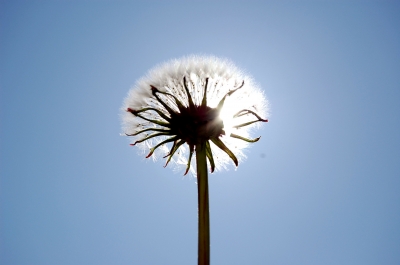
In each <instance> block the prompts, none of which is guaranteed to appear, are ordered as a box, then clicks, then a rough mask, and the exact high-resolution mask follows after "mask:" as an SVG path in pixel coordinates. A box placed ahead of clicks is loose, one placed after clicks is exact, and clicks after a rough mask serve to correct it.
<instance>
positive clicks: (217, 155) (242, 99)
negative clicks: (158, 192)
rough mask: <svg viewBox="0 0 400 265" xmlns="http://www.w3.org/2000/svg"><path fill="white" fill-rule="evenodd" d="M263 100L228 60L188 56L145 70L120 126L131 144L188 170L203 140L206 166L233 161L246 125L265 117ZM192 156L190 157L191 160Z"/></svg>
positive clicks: (244, 138)
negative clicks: (196, 149) (206, 160)
mask: <svg viewBox="0 0 400 265" xmlns="http://www.w3.org/2000/svg"><path fill="white" fill-rule="evenodd" d="M266 110H267V101H266V99H265V97H264V95H263V93H262V92H261V91H260V89H259V88H258V87H257V86H256V85H255V84H254V82H253V81H252V79H251V78H250V77H249V76H247V75H244V74H243V73H242V72H241V71H240V70H239V69H238V68H236V67H235V66H234V65H233V64H232V63H231V62H230V61H228V60H223V59H220V58H216V57H212V56H208V57H201V56H190V57H185V58H182V59H178V60H172V61H169V62H167V63H165V64H163V65H161V66H158V67H156V68H154V69H153V70H151V71H150V72H149V73H148V75H147V76H145V77H144V78H142V79H140V80H139V81H138V82H137V83H136V85H135V86H134V87H133V88H132V89H131V90H130V92H129V94H128V97H127V98H126V99H125V102H124V105H123V117H122V119H123V131H124V134H125V135H127V136H130V137H132V139H133V143H132V144H131V145H138V146H139V147H140V148H141V149H142V150H145V151H146V150H147V152H148V155H147V157H150V156H153V157H154V158H155V157H156V156H157V155H161V156H163V157H164V158H166V164H165V166H167V165H168V163H169V162H170V161H172V162H174V163H176V164H177V165H185V166H186V171H185V175H186V174H187V173H188V171H189V170H191V171H192V172H193V173H195V170H193V166H195V163H194V164H193V165H192V162H191V161H192V157H193V154H194V150H195V147H196V145H198V144H199V143H202V142H205V144H206V154H207V159H208V161H209V165H210V167H211V172H213V171H214V169H217V170H219V169H221V168H225V167H226V165H227V163H228V162H229V160H232V161H233V163H234V164H235V165H236V166H237V165H238V163H239V160H240V159H242V158H244V154H243V151H242V150H243V148H245V147H246V146H247V145H248V143H252V142H256V141H258V140H259V139H260V138H259V137H258V138H255V139H249V130H250V129H251V128H253V127H254V126H256V125H257V124H259V123H258V122H260V121H261V122H267V121H268V120H266V119H263V118H262V117H265V115H266ZM194 161H195V159H194Z"/></svg>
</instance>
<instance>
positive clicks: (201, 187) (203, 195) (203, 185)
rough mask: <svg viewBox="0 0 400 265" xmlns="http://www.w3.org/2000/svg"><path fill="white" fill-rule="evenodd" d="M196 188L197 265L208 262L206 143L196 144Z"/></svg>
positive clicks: (208, 221)
mask: <svg viewBox="0 0 400 265" xmlns="http://www.w3.org/2000/svg"><path fill="white" fill-rule="evenodd" d="M196 166H197V190H198V204H199V243H198V244H199V245H198V250H199V253H198V265H209V264H210V215H209V206H208V176H207V174H208V171H207V155H206V143H205V142H202V143H199V144H197V145H196Z"/></svg>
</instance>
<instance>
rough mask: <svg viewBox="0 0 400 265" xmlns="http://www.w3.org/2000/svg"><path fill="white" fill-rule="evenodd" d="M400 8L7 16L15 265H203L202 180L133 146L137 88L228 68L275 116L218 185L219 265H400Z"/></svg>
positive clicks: (1, 235)
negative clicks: (124, 125) (185, 71)
mask: <svg viewBox="0 0 400 265" xmlns="http://www.w3.org/2000/svg"><path fill="white" fill-rule="evenodd" d="M399 14H400V4H399V2H397V1H392V2H391V1H375V2H374V1H342V2H338V1H310V2H300V1H293V2H290V1H284V2H281V3H278V2H272V1H263V2H261V1H260V2H252V1H246V2H245V1H243V2H235V1H233V2H232V1H229V2H228V1H226V2H217V1H214V2H204V1H197V2H189V1H187V2H169V3H166V1H159V2H150V1H146V2H145V1H143V2H134V1H120V2H114V1H26V2H21V1H1V3H0V45H1V46H0V67H1V68H0V74H1V76H0V102H1V111H0V122H1V123H0V130H1V131H0V133H1V135H0V152H1V160H0V174H1V179H0V203H1V204H0V207H1V208H0V209H1V212H0V264H4V265H18V264H23V265H25V264H26V265H35V264H38V265H42V264H49V265H64V264H66V265H67V264H74V265H75V264H167V265H168V264H171V265H177V264H178V265H181V264H182V265H187V264H196V263H197V188H196V180H195V179H194V178H193V177H189V176H186V177H183V176H182V173H183V172H174V171H173V170H171V169H170V168H166V169H164V168H163V167H162V165H163V162H162V161H158V162H156V163H154V162H152V161H151V160H146V159H145V158H144V156H140V155H138V152H137V150H136V149H135V147H131V146H129V145H128V143H129V141H128V139H127V138H126V137H122V136H120V132H121V129H120V118H119V111H120V107H121V105H122V101H123V99H124V98H125V96H126V95H127V92H128V90H129V89H130V87H131V86H132V85H134V83H135V81H136V80H137V79H138V78H140V77H141V76H143V75H144V74H145V73H146V72H147V71H148V70H149V69H150V68H152V67H153V66H155V65H157V64H158V63H161V62H164V61H166V60H169V59H173V58H176V57H182V56H185V55H189V54H210V55H215V56H219V57H224V58H229V59H231V60H232V61H234V62H235V63H236V64H237V66H238V67H240V68H243V69H244V70H245V71H246V72H247V73H249V74H251V75H252V76H253V77H254V79H255V80H256V81H257V82H258V84H259V85H260V86H261V87H262V88H263V90H264V91H265V94H266V95H267V97H268V98H269V101H270V103H271V116H270V122H269V123H267V124H265V125H264V126H262V129H261V130H258V131H256V132H255V133H254V135H253V136H254V137H256V136H261V140H260V142H258V143H256V144H253V145H252V146H251V148H249V149H248V151H247V156H248V158H247V160H246V161H244V162H243V163H241V164H240V165H239V168H238V169H237V170H234V169H233V168H231V170H229V171H224V172H217V173H214V174H212V175H211V176H210V181H209V184H210V216H211V217H210V218H211V262H212V264H232V265H234V264H253V265H256V264H274V265H279V264H282V265H287V264H305V265H310V264H311V265H312V264H315V265H320V264H324V265H330V264H332V265H333V264H340V265H345V264H363V265H369V264H377V265H378V264H379V265H381V264H385V265H398V264H400V15H399Z"/></svg>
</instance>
